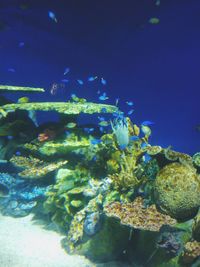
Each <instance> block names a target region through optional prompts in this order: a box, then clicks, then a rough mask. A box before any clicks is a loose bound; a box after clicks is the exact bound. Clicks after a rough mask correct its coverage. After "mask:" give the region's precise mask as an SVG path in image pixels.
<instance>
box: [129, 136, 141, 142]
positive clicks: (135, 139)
mask: <svg viewBox="0 0 200 267" xmlns="http://www.w3.org/2000/svg"><path fill="white" fill-rule="evenodd" d="M138 139H139V137H138V136H137V135H132V136H130V138H129V140H130V141H137V140H138Z"/></svg>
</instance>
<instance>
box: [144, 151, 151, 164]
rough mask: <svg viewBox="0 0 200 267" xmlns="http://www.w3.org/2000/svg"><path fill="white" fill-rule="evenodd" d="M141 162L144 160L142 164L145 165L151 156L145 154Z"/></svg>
mask: <svg viewBox="0 0 200 267" xmlns="http://www.w3.org/2000/svg"><path fill="white" fill-rule="evenodd" d="M143 160H144V162H146V163H147V162H149V161H150V160H151V156H150V155H149V154H147V153H145V154H144V156H143Z"/></svg>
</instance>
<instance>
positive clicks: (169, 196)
mask: <svg viewBox="0 0 200 267" xmlns="http://www.w3.org/2000/svg"><path fill="white" fill-rule="evenodd" d="M155 199H156V203H157V204H158V205H159V206H160V208H161V209H162V210H163V211H165V212H166V213H167V214H169V215H170V216H172V217H174V218H176V219H178V220H180V221H184V220H188V219H191V218H193V217H194V216H195V214H196V212H197V211H198V208H199V207H200V176H199V175H198V174H197V173H196V169H195V168H192V167H191V166H188V165H183V164H181V163H171V164H168V165H166V166H165V167H164V168H163V169H161V170H160V171H159V173H158V174H157V177H156V180H155Z"/></svg>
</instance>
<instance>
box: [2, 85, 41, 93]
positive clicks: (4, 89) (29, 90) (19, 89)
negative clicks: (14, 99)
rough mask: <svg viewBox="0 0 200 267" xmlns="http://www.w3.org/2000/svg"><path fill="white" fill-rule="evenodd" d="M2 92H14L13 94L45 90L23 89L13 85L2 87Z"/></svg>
mask: <svg viewBox="0 0 200 267" xmlns="http://www.w3.org/2000/svg"><path fill="white" fill-rule="evenodd" d="M0 91H12V92H18V91H23V92H44V91H45V90H44V89H43V88H35V87H23V86H13V85H2V84H1V85H0Z"/></svg>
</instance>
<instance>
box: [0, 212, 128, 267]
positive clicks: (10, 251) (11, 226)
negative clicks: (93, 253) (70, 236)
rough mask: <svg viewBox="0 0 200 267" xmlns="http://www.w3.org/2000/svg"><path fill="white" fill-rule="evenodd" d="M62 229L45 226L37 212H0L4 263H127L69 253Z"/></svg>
mask: <svg viewBox="0 0 200 267" xmlns="http://www.w3.org/2000/svg"><path fill="white" fill-rule="evenodd" d="M62 238H63V236H62V235H60V234H59V233H57V232H55V231H52V230H47V229H45V228H44V227H43V226H42V225H41V224H40V223H38V222H37V221H36V220H34V219H33V215H32V214H30V215H29V216H26V217H23V218H12V217H9V216H3V215H1V214H0V267H127V265H125V264H123V263H119V262H110V263H102V264H94V263H92V262H91V261H89V260H88V259H87V258H85V257H83V256H78V255H68V254H67V253H66V252H65V251H64V250H63V249H62V247H61V244H60V241H61V239H62Z"/></svg>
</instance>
